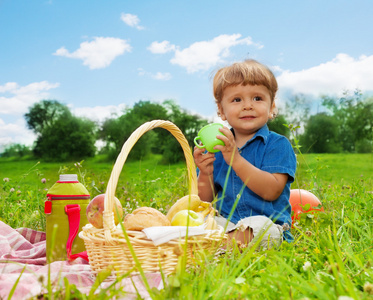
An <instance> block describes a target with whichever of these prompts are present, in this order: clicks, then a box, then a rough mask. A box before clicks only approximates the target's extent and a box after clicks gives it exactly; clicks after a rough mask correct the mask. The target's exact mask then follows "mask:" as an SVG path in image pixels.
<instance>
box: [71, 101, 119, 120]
mask: <svg viewBox="0 0 373 300" xmlns="http://www.w3.org/2000/svg"><path fill="white" fill-rule="evenodd" d="M69 107H70V110H71V112H72V113H73V114H74V115H76V116H78V117H85V118H88V119H90V120H92V121H97V122H99V123H101V122H103V121H105V120H106V119H108V118H111V117H113V116H118V115H121V114H122V112H123V110H124V109H125V108H126V105H125V104H119V105H107V106H94V107H72V106H69Z"/></svg>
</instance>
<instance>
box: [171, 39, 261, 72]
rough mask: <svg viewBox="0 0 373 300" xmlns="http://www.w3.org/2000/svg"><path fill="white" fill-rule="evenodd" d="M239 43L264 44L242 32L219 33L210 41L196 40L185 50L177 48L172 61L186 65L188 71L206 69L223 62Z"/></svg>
mask: <svg viewBox="0 0 373 300" xmlns="http://www.w3.org/2000/svg"><path fill="white" fill-rule="evenodd" d="M237 45H251V46H256V47H257V48H262V47H263V46H262V45H260V44H257V43H254V42H253V41H252V40H251V37H246V38H241V34H232V35H226V34H223V35H219V36H217V37H215V38H214V39H212V40H210V41H202V42H196V43H194V44H192V45H190V46H189V47H188V48H185V49H183V50H179V49H177V48H176V49H175V56H174V57H173V58H172V59H171V63H172V64H175V65H179V66H182V67H185V68H186V69H187V72H188V73H194V72H197V71H205V70H208V69H209V68H211V67H214V66H216V65H217V64H219V63H222V62H223V58H226V57H228V56H229V55H230V48H232V47H234V46H237Z"/></svg>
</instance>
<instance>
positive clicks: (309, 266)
mask: <svg viewBox="0 0 373 300" xmlns="http://www.w3.org/2000/svg"><path fill="white" fill-rule="evenodd" d="M311 266H312V264H311V263H310V262H309V261H306V262H305V263H304V265H303V267H302V268H303V270H304V271H308V269H309V268H311Z"/></svg>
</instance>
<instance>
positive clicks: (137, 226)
mask: <svg viewBox="0 0 373 300" xmlns="http://www.w3.org/2000/svg"><path fill="white" fill-rule="evenodd" d="M123 226H124V228H126V230H143V229H144V228H148V227H152V226H171V223H170V221H169V220H168V219H167V217H166V216H165V215H164V214H162V213H161V212H160V211H159V210H156V209H155V208H151V207H139V208H137V209H135V210H134V211H133V212H132V213H131V214H128V215H126V216H125V218H124V221H123Z"/></svg>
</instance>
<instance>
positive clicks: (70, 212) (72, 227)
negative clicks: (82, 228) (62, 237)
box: [65, 204, 89, 261]
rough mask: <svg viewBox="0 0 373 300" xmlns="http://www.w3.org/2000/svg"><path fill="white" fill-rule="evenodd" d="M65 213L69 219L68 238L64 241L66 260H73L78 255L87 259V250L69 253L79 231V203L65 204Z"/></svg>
mask: <svg viewBox="0 0 373 300" xmlns="http://www.w3.org/2000/svg"><path fill="white" fill-rule="evenodd" d="M65 213H66V214H67V217H68V219H69V238H68V239H67V243H66V252H67V258H68V260H74V259H76V258H78V257H81V258H83V259H85V260H86V261H89V260H88V255H87V251H83V252H80V253H76V254H71V248H72V244H73V242H74V239H75V237H76V235H77V234H78V231H79V224H80V205H79V204H67V205H66V206H65Z"/></svg>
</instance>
